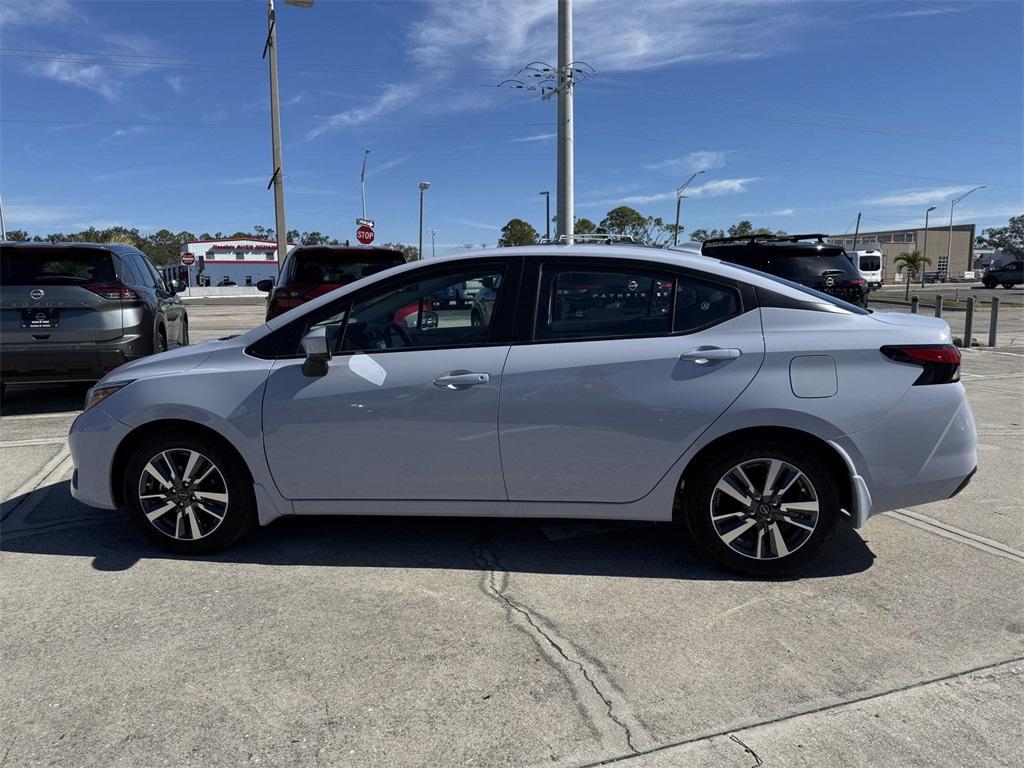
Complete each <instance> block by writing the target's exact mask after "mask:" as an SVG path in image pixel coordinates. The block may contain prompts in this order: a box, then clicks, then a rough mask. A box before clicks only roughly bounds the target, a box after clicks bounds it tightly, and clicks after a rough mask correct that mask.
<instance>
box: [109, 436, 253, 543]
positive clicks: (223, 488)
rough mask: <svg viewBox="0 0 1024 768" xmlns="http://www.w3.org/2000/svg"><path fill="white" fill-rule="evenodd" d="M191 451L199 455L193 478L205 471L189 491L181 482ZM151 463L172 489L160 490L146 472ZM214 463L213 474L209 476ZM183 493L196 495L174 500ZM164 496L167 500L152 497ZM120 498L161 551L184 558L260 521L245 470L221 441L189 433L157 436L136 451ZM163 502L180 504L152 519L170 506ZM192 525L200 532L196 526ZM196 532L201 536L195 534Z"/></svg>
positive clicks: (235, 537)
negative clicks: (179, 493)
mask: <svg viewBox="0 0 1024 768" xmlns="http://www.w3.org/2000/svg"><path fill="white" fill-rule="evenodd" d="M192 453H197V454H199V456H200V458H199V459H197V460H196V461H195V465H194V467H193V472H192V477H193V478H196V479H198V478H199V476H200V475H203V474H204V473H206V476H205V477H204V478H203V479H202V480H201V481H200V482H195V483H194V484H193V485H191V486H190V487H186V486H185V484H184V483H182V482H181V481H183V480H184V479H185V474H186V473H185V470H187V469H188V466H189V465H188V462H189V460H190V457H191V454H192ZM168 460H169V461H170V462H171V463H172V464H173V466H174V468H175V473H177V475H178V477H177V478H175V477H174V473H171V472H169V470H168ZM151 462H152V466H153V468H154V469H155V470H156V471H157V472H158V474H160V475H161V476H163V477H164V478H165V479H166V478H170V479H172V480H174V482H173V485H172V488H170V489H168V488H165V487H163V486H161V485H160V484H159V483H157V482H156V479H155V478H154V477H153V476H152V475H151V474H150V473H149V472H148V471H147V469H146V467H147V464H150V463H151ZM211 465H212V466H213V468H214V471H213V472H210V473H207V470H208V469H209V467H210V466H211ZM144 475H145V476H144ZM179 490H184V491H186V492H187V493H189V492H190V493H192V494H194V495H192V496H191V497H181V498H171V497H172V494H173V495H174V497H177V493H178V491H179ZM161 494H163V495H164V496H165V497H167V498H164V499H159V498H152V496H159V495H161ZM151 495H152V496H151ZM143 496H150V498H143ZM215 496H216V497H221V496H224V497H225V498H224V500H223V502H221V501H219V500H216V501H214V500H212V499H213V498H214V497H215ZM122 498H123V499H124V503H125V506H126V507H127V512H128V515H129V517H131V518H132V521H133V522H134V523H135V525H136V526H137V527H138V529H139V530H140V531H141V532H142V534H143V535H144V536H145V537H146V538H147V539H149V540H150V541H152V542H153V543H155V544H157V545H158V546H160V547H162V548H163V549H166V550H169V551H171V552H176V553H179V554H184V555H202V554H207V553H210V552H217V551H219V550H221V549H224V548H225V547H228V546H230V545H231V544H233V543H234V542H235V541H237V540H238V539H239V538H241V537H242V536H243V535H244V534H245V533H246V532H247V531H248V530H249V529H250V528H252V527H253V525H254V524H255V522H256V500H255V497H254V495H253V490H252V482H251V481H250V479H249V473H248V471H247V470H246V468H245V466H244V465H243V464H242V463H241V462H240V461H239V460H238V459H237V458H236V457H235V456H234V454H233V453H231V452H230V451H228V450H225V449H224V448H223V447H222V446H221V444H220V443H218V442H216V441H214V440H210V439H209V438H206V437H203V436H197V435H190V434H188V433H186V432H168V433H167V434H161V435H157V436H155V437H152V438H149V439H148V440H146V441H145V442H143V443H142V444H141V445H139V446H138V447H137V448H136V449H135V452H134V453H133V455H132V457H131V459H130V460H129V462H128V466H127V469H126V471H125V473H124V484H123V488H122ZM169 499H170V500H169ZM165 502H166V503H177V502H180V505H179V506H175V507H174V508H172V509H169V510H168V511H166V512H165V513H163V514H160V515H159V516H157V517H155V518H154V519H153V520H152V521H151V520H150V519H149V517H147V513H148V514H149V515H151V516H152V515H154V514H156V513H157V512H159V510H160V509H162V508H163V507H164V506H166V503H165ZM193 504H195V505H196V506H192V505H193ZM181 505H186V506H181ZM218 514H220V518H219V519H218V517H217V515H218ZM193 521H194V523H195V525H196V526H197V527H196V528H193V527H192V523H193ZM172 528H173V529H174V530H173V531H172V530H171V529H172ZM197 530H198V533H199V535H198V536H196V535H195V532H196V531H197Z"/></svg>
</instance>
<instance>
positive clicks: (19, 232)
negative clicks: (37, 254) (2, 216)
mask: <svg viewBox="0 0 1024 768" xmlns="http://www.w3.org/2000/svg"><path fill="white" fill-rule="evenodd" d="M7 239H8V240H9V241H10V242H12V243H24V242H26V241H27V240H28V232H26V231H25V230H24V229H8V230H7Z"/></svg>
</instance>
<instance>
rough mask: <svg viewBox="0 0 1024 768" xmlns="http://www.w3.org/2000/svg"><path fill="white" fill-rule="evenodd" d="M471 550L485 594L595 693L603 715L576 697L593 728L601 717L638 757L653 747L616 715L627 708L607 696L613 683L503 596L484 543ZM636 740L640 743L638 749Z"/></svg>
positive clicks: (498, 569)
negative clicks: (480, 575) (501, 604)
mask: <svg viewBox="0 0 1024 768" xmlns="http://www.w3.org/2000/svg"><path fill="white" fill-rule="evenodd" d="M474 550H475V551H474V555H475V559H476V563H477V565H478V566H479V568H480V570H481V571H483V572H484V573H485V574H486V578H485V580H484V593H485V594H487V595H488V596H489V597H492V598H494V599H495V600H498V601H499V602H501V603H503V604H504V605H505V608H506V611H508V612H509V613H510V614H511V613H514V614H516V615H518V616H520V617H521V618H522V619H523V621H524V622H525V624H526V626H525V627H523V630H524V631H525V632H526V633H527V634H529V635H530V636H531V637H532V638H533V639H534V641H536V642H537V643H538V644H539V645H540V646H541V647H542V648H543V647H547V648H548V649H550V650H551V651H554V654H555V657H556V663H558V659H561V660H562V661H563V662H565V663H567V664H568V665H570V667H571V668H574V669H575V670H577V671H578V672H579V675H580V676H581V677H582V678H583V681H584V682H585V684H586V686H587V689H588V690H589V691H591V692H592V693H593V694H596V696H597V697H598V699H600V701H601V702H602V704H603V708H604V712H603V713H600V712H599V711H594V710H595V709H596V708H595V707H594V706H593V705H591V706H588V705H587V702H586V697H585V696H583V695H581V696H579V697H578V699H577V700H578V701H579V702H580V705H581V707H582V708H583V709H584V711H585V712H586V713H587V715H588V719H590V720H591V722H592V723H594V724H595V725H596V721H595V718H594V717H593V715H600V714H603V715H604V717H605V718H606V719H607V720H608V721H610V722H611V723H613V724H614V727H615V728H616V730H617V731H618V732H619V733H620V734H621V736H620V740H621V741H624V742H625V745H626V748H627V749H628V751H629V752H630V753H631V754H633V755H639V754H641V753H642V752H643V751H644V749H645V748H647V749H649V748H650V747H651V746H654V745H656V744H657V741H656V740H655V739H654V738H653V737H652V736H651V735H650V734H648V733H647V732H646V729H645V728H644V727H643V725H642V724H641V723H639V722H638V721H637V720H636V718H635V717H632V716H631V715H629V714H619V713H617V711H616V710H617V709H618V710H622V709H625V708H626V707H625V702H623V701H621V700H620V701H616V700H615V699H621V697H618V696H614V695H613V694H610V693H606V689H613V688H614V687H615V686H614V684H613V683H611V682H610V681H609V680H607V679H605V678H604V675H603V674H602V673H601V672H600V671H599V670H597V669H594V668H593V665H591V664H588V663H586V662H585V661H584V660H583V659H584V657H583V654H581V653H579V652H578V651H573V649H572V648H571V647H570V643H569V641H568V640H566V639H565V638H562V637H560V636H558V635H557V634H556V633H555V631H554V630H553V629H552V628H551V627H549V626H545V625H544V624H543V623H542V621H541V619H540V618H539V617H538V616H537V615H536V613H534V612H533V611H532V610H531V609H530V608H529V607H527V606H525V605H523V604H522V603H519V602H517V601H516V600H513V599H512V598H511V597H509V596H508V595H507V594H506V593H505V590H506V589H507V586H508V584H507V579H508V571H507V570H506V569H505V568H504V567H503V566H502V565H501V563H500V562H499V560H498V558H497V556H496V555H495V554H494V553H493V552H492V551H491V550H490V548H489V547H488V546H487V544H486V542H484V541H481V542H480V543H478V544H477V545H476V547H475V548H474ZM498 574H501V575H502V576H503V577H504V581H505V583H504V584H499V576H498ZM566 677H567V678H568V679H569V680H570V682H572V678H573V675H572V674H571V673H569V674H566ZM572 684H573V686H574V687H577V684H576V683H572ZM581 693H586V690H584V691H581ZM627 721H629V722H627ZM598 733H602V729H600V728H598ZM637 741H640V742H642V743H641V744H640V745H639V746H638V745H637V743H636V742H637Z"/></svg>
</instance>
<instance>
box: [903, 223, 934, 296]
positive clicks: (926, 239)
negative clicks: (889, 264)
mask: <svg viewBox="0 0 1024 768" xmlns="http://www.w3.org/2000/svg"><path fill="white" fill-rule="evenodd" d="M934 210H935V206H934V205H933V206H932V207H931V208H929V209H928V210H927V211H925V212H924V252H923V253H922V254H921V259H922V261H921V287H922V288H924V264H925V262H924V260H925V259H927V258H928V214H929V213H931V212H932V211H934ZM907 282H908V283H909V282H910V275H907Z"/></svg>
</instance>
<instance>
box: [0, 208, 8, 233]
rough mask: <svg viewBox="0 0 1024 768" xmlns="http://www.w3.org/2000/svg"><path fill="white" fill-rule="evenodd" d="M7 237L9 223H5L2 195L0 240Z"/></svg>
mask: <svg viewBox="0 0 1024 768" xmlns="http://www.w3.org/2000/svg"><path fill="white" fill-rule="evenodd" d="M6 239H7V225H6V224H4V199H3V198H2V197H0V240H6Z"/></svg>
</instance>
